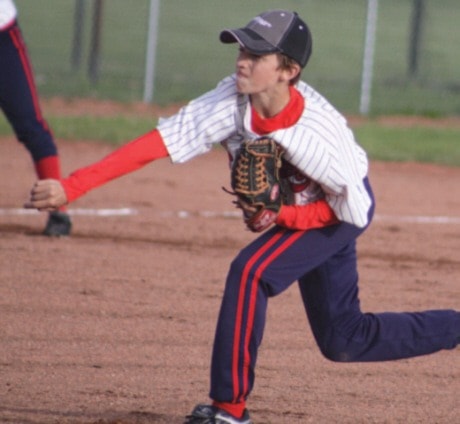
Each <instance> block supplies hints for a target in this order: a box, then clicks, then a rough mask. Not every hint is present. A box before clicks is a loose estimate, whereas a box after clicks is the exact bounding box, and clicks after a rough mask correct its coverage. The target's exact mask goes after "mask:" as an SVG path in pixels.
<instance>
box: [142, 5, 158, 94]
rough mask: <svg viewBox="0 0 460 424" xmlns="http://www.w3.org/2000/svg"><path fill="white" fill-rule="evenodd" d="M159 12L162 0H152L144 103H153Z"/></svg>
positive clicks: (146, 56)
mask: <svg viewBox="0 0 460 424" xmlns="http://www.w3.org/2000/svg"><path fill="white" fill-rule="evenodd" d="M159 14H160V0H150V12H149V28H148V32H147V49H146V55H145V79H144V103H151V102H152V100H153V91H154V84H155V58H156V50H157V39H158V18H159Z"/></svg>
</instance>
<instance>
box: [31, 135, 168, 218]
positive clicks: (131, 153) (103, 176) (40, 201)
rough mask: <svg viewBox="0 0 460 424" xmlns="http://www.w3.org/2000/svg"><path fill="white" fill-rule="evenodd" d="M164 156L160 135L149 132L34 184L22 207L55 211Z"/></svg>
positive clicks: (165, 154)
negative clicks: (61, 175)
mask: <svg viewBox="0 0 460 424" xmlns="http://www.w3.org/2000/svg"><path fill="white" fill-rule="evenodd" d="M167 156H168V151H167V149H166V146H165V145H164V143H163V139H162V137H161V135H160V133H159V132H158V131H157V130H153V131H151V132H149V133H147V134H144V135H143V136H140V137H138V138H137V139H135V140H133V141H131V142H129V143H127V144H125V145H124V146H121V147H119V148H118V149H116V150H114V151H113V152H112V153H110V154H109V155H108V156H106V157H105V158H103V159H101V160H100V161H99V162H96V163H93V164H92V165H89V166H86V167H84V168H80V169H78V170H76V171H74V172H73V173H72V174H70V175H69V176H68V177H67V178H63V179H61V180H41V181H38V182H36V183H35V184H34V186H33V187H32V190H31V192H30V199H29V201H27V202H26V203H25V204H24V207H26V208H35V209H38V210H42V211H51V210H54V209H57V208H58V207H59V206H62V205H63V204H66V203H70V202H73V201H74V200H76V199H78V198H79V197H81V196H83V195H84V194H85V193H87V192H88V191H89V190H92V189H94V188H96V187H99V186H101V185H103V184H105V183H106V182H108V181H111V180H113V179H115V178H118V177H120V176H122V175H125V174H128V173H130V172H133V171H135V170H137V169H139V168H141V167H143V166H145V165H146V164H147V163H150V162H152V161H154V160H156V159H160V158H163V157H167Z"/></svg>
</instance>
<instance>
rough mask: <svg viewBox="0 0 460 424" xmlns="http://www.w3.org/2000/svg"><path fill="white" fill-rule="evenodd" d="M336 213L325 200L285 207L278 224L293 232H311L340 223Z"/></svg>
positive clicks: (282, 208)
mask: <svg viewBox="0 0 460 424" xmlns="http://www.w3.org/2000/svg"><path fill="white" fill-rule="evenodd" d="M338 222H339V220H338V219H337V217H336V215H335V213H334V211H333V210H332V208H331V207H330V206H329V204H328V203H327V202H326V201H325V200H324V199H321V200H317V201H316V202H312V203H309V204H308V205H283V206H282V207H281V210H280V213H279V214H278V217H277V219H276V223H277V224H278V225H280V226H282V227H286V228H289V229H291V230H311V229H314V228H322V227H326V226H328V225H333V224H336V223H338Z"/></svg>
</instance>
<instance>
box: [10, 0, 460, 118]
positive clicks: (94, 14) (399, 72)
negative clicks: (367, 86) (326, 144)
mask: <svg viewBox="0 0 460 424" xmlns="http://www.w3.org/2000/svg"><path fill="white" fill-rule="evenodd" d="M377 4H378V9H377V23H376V28H375V40H376V41H375V46H374V47H375V51H374V62H373V68H372V69H373V72H372V75H373V79H372V84H371V91H370V109H369V111H370V113H371V114H374V115H377V114H397V113H405V114H425V115H431V116H440V115H458V114H460V57H459V54H458V45H460V26H459V25H458V21H459V19H460V3H458V0H439V1H436V2H434V1H428V0H380V1H378V2H377ZM17 5H18V9H19V22H20V24H21V26H22V29H23V33H24V36H25V39H26V42H27V44H28V46H29V52H30V55H31V58H32V62H33V65H34V69H35V73H36V79H37V84H38V87H39V91H40V94H41V95H42V96H44V97H51V96H63V97H68V98H72V97H94V98H98V99H113V100H117V101H129V102H134V101H142V100H143V93H144V88H145V68H146V50H147V34H148V28H149V25H148V24H149V22H148V18H149V10H150V0H105V1H104V0H34V1H30V0H17ZM280 5H281V7H283V8H286V9H291V10H295V11H297V12H298V13H299V14H300V15H301V16H302V17H303V18H304V19H305V20H306V21H307V23H308V24H309V26H310V27H311V30H312V33H313V44H314V47H313V55H312V58H311V61H310V63H309V64H308V66H307V67H306V69H305V70H304V72H303V79H304V80H306V81H307V82H309V83H310V84H311V85H313V86H314V87H315V88H317V89H318V90H319V91H320V92H322V93H323V94H324V95H326V96H327V97H328V98H329V99H330V100H331V101H332V103H334V104H335V105H336V106H337V107H339V108H340V109H341V110H343V111H344V112H346V113H348V114H356V113H359V110H360V107H359V106H360V96H361V85H362V74H363V60H364V40H365V33H366V19H367V8H368V1H367V0H342V1H340V2H338V1H336V0H290V1H289V0H285V1H283V2H281V3H280V2H279V1H272V0H263V1H262V0H251V1H247V0H232V1H231V2H224V1H219V0H215V1H213V0H164V1H160V2H159V10H158V16H157V21H158V28H157V30H158V32H157V43H156V47H157V49H156V55H155V74H154V75H155V77H154V81H153V82H152V83H153V87H154V88H153V99H152V101H153V102H154V103H158V104H160V105H166V104H171V103H176V102H184V101H187V100H190V99H192V98H193V97H196V96H197V95H199V94H201V93H203V92H204V91H207V90H209V89H211V88H213V87H214V86H215V84H216V83H217V82H218V81H219V80H220V79H221V78H223V77H224V76H226V75H228V74H229V73H231V72H233V69H234V60H235V56H236V53H237V50H236V47H235V46H232V45H230V46H229V45H223V44H221V43H220V42H219V40H218V35H219V32H220V30H221V29H223V28H224V27H235V26H242V25H244V24H246V23H247V22H248V21H249V20H250V19H251V18H252V17H253V16H255V15H257V14H258V13H259V12H261V11H263V10H266V9H270V8H279V7H280Z"/></svg>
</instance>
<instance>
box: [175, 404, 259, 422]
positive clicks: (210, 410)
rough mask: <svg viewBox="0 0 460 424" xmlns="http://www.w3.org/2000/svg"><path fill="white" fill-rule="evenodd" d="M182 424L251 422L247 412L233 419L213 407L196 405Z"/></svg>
mask: <svg viewBox="0 0 460 424" xmlns="http://www.w3.org/2000/svg"><path fill="white" fill-rule="evenodd" d="M184 424H252V421H251V419H250V418H249V412H248V411H247V410H245V411H244V415H243V416H242V417H241V418H235V417H233V416H231V415H230V414H227V413H226V412H225V411H222V410H221V409H219V408H216V407H215V406H212V405H197V406H195V409H194V410H193V411H192V414H191V415H187V417H186V419H185V422H184Z"/></svg>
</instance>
